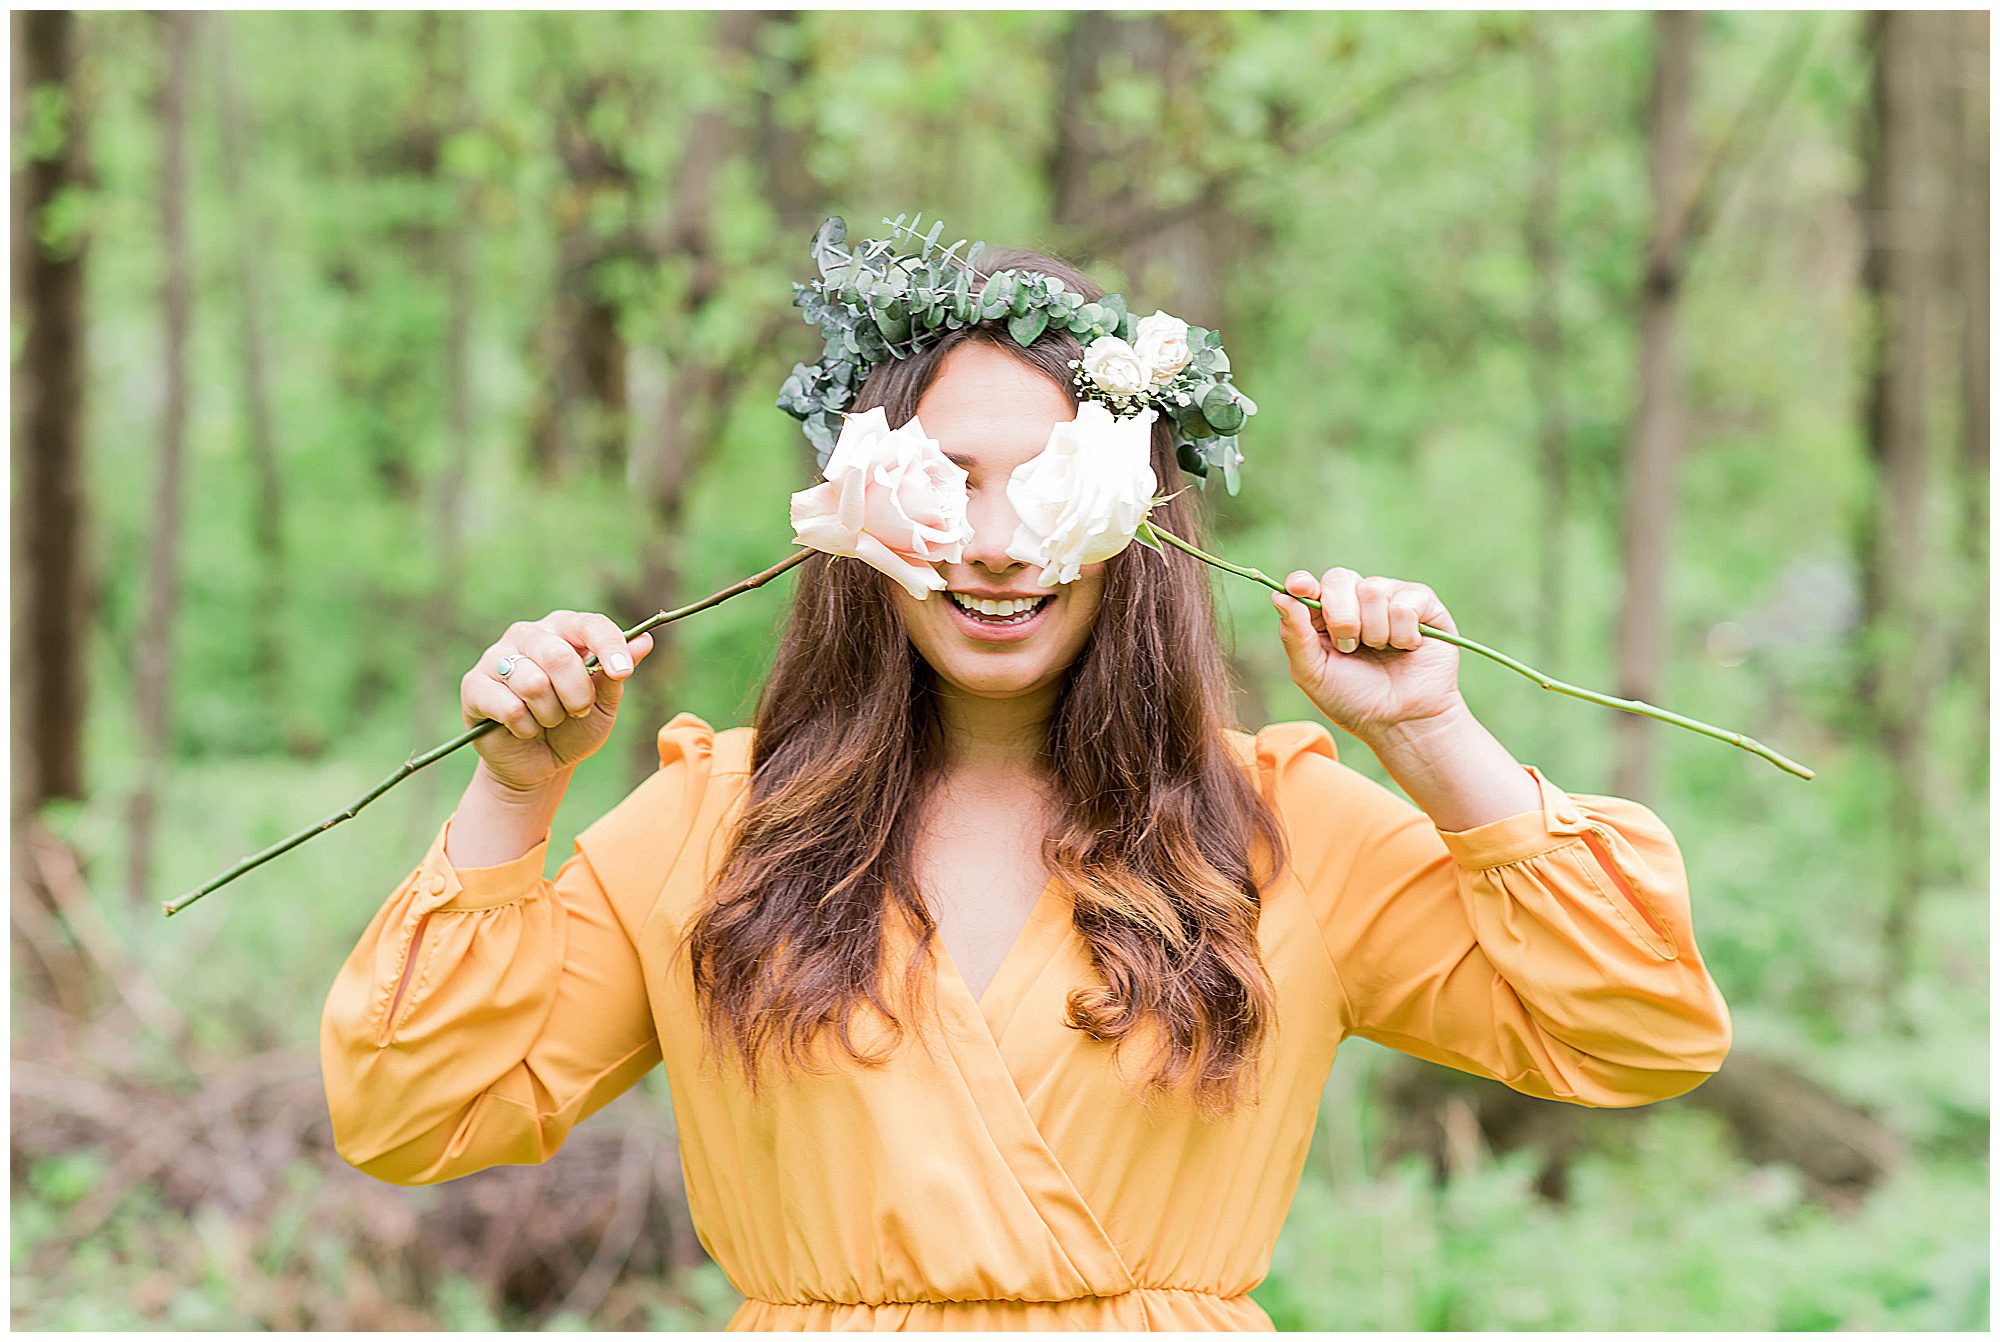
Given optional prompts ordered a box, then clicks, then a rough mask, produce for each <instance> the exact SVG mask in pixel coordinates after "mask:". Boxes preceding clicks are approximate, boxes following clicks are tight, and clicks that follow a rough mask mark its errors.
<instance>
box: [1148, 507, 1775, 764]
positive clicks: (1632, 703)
mask: <svg viewBox="0 0 2000 1342" xmlns="http://www.w3.org/2000/svg"><path fill="white" fill-rule="evenodd" d="M1148 535H1151V536H1157V537H1159V539H1161V540H1163V541H1165V542H1166V543H1167V544H1169V545H1171V546H1173V547H1174V548H1175V549H1176V550H1185V551H1187V553H1189V554H1191V555H1193V556H1194V557H1195V558H1196V559H1199V560H1201V561H1202V562H1203V563H1205V564H1213V565H1214V566H1215V567H1217V568H1219V569H1225V570H1227V571H1228V572H1230V573H1235V574H1240V575H1241V576H1243V577H1245V578H1250V579H1252V580H1254V581H1256V582H1261V583H1263V584H1264V585H1265V586H1266V587H1268V588H1270V589H1271V590H1272V591H1274V592H1284V591H1285V585H1284V584H1283V583H1281V582H1279V581H1278V580H1277V579H1275V578H1273V577H1272V576H1271V575H1270V574H1268V573H1265V572H1264V571H1263V570H1261V569H1254V568H1244V567H1243V566H1242V565H1240V564H1232V563H1230V562H1229V561H1228V560H1227V559H1222V558H1219V557H1217V556H1215V555H1212V554H1210V553H1208V552H1207V551H1206V550H1203V549H1200V548H1199V547H1197V546H1194V545H1190V544H1189V543H1188V542H1186V541H1184V540H1182V539H1181V538H1180V537H1179V536H1176V535H1174V533H1173V532H1171V531H1168V530H1166V529H1165V528H1164V527H1161V526H1160V525H1159V524H1158V523H1155V522H1150V521H1149V522H1143V523H1141V524H1140V529H1139V539H1141V540H1144V539H1145V538H1146V537H1147V536H1148ZM1156 548H1157V547H1156ZM1285 594H1286V595H1287V596H1291V593H1289V592H1286V593H1285ZM1292 599H1293V600H1294V601H1298V602H1301V603H1302V604H1304V605H1307V606H1311V607H1312V608H1313V609H1314V610H1318V609H1320V603H1319V602H1317V601H1314V600H1312V599H1311V598H1310V597H1292ZM1417 628H1418V629H1420V630H1422V631H1423V632H1424V633H1425V634H1426V635H1428V636H1429V637H1431V638H1441V639H1443V640H1444V641H1445V642H1447V643H1453V644H1456V645H1458V646H1459V647H1461V648H1466V649H1469V650H1471V651H1473V652H1476V653H1478V654H1480V655H1481V656H1482V657H1491V658H1492V659H1493V660H1494V661H1496V662H1498V663H1500V665H1502V666H1505V667H1510V668H1512V669H1513V670H1515V671H1519V672H1520V673H1521V674H1522V675H1524V676H1526V677H1527V678H1528V679H1529V680H1532V681H1534V682H1535V683H1536V684H1537V685H1540V686H1541V687H1542V688H1543V689H1545V690H1554V691H1556V692H1557V693H1558V694H1568V695H1574V696H1575V697H1576V698H1578V699H1588V700H1589V701H1590V702H1591V703H1593V704H1603V705H1604V706H1605V707H1607V708H1622V709H1624V710H1625V711H1626V712H1628V713H1642V714H1644V715H1645V716H1647V717H1649V718H1658V719H1659V720H1660V721H1661V722H1671V723H1673V724H1674V725H1675V726H1676V727H1685V728H1687V729H1688V730H1689V731H1692V732H1700V733H1701V734H1702V735H1703V736H1712V737H1714V738H1715V739H1716V740H1718V741H1727V742H1729V743H1730V744H1731V745H1734V746H1741V747H1743V749H1745V750H1747V751H1749V752H1750V753H1751V754H1753V755H1760V756H1762V757H1763V758H1765V759H1767V760H1769V761H1771V763H1773V764H1775V765H1777V766H1778V767H1779V768H1780V769H1783V770H1784V771H1785V772H1786V773H1790V774H1797V775H1798V776H1799V777H1800V778H1811V777H1812V776H1813V771H1812V770H1811V769H1808V768H1807V767H1806V766H1805V765H1803V764H1800V763H1798V762H1797V761H1795V760H1790V759H1787V758H1785V757H1784V756H1783V755H1780V754H1779V753H1778V752H1777V751H1775V750H1773V749H1771V748H1770V747H1769V746H1767V745H1765V744H1764V743H1763V742H1761V741H1757V740H1754V739H1752V738H1750V737H1748V736H1745V735H1744V734H1743V733H1742V732H1732V731H1727V730H1725V729H1723V728H1721V727H1711V726H1709V725H1708V724H1707V723H1706V722H1697V721H1695V720H1694V719H1693V718H1684V717H1682V716H1681V715H1680V714H1678V713H1670V712H1668V711H1667V710H1666V709H1664V708H1655V707H1654V706H1653V705H1651V704H1648V703H1642V702H1640V701H1639V700H1637V699H1614V698H1612V697H1611V696H1610V695H1608V694H1599V693H1598V692H1597V691H1595V690H1586V689H1583V688H1581V687H1579V686H1576V685H1569V684H1565V683H1564V682H1563V681H1560V680H1557V679H1555V678H1554V677H1553V676H1548V675H1544V674H1543V673H1542V672H1540V671H1537V670H1535V668H1534V667H1532V666H1529V665H1527V664H1526V663H1525V662H1517V661H1515V660H1514V659H1513V658H1512V657H1509V656H1508V655H1507V654H1506V653H1504V652H1496V651H1494V650H1493V649H1492V648H1489V647H1487V646H1486V645H1485V644H1483V643H1475V642H1473V641H1472V640H1471V639H1469V638H1466V637H1464V636H1463V635H1461V634H1448V633H1446V632H1445V631H1444V630H1442V629H1433V628H1432V627H1431V626H1429V625H1427V624H1420V625H1418V626H1417Z"/></svg>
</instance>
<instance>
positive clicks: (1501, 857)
mask: <svg viewBox="0 0 2000 1342" xmlns="http://www.w3.org/2000/svg"><path fill="white" fill-rule="evenodd" d="M1521 767H1522V768H1523V769H1526V770H1527V771H1528V776H1529V777H1530V778H1532V779H1534V780H1535V787H1536V788H1537V790H1539V791H1540V793H1541V797H1542V801H1541V805H1540V806H1539V807H1537V808H1536V809H1534V810H1532V811H1522V812H1521V813H1520V814H1518V815H1510V816H1503V817H1502V818H1501V819H1499V820H1491V821H1488V822H1487V823H1486V824H1483V825H1475V826H1473V827H1472V828H1471V829H1461V830H1447V829H1440V830H1438V837H1439V838H1440V839H1442V840H1444V845H1445V847H1446V848H1447V849H1448V850H1450V852H1451V855H1452V858H1453V859H1454V860H1455V861H1456V862H1457V863H1458V864H1459V865H1460V866H1462V867H1466V868H1469V869H1471V870H1473V871H1481V870H1484V869H1486V868H1488V867H1497V866H1501V865H1504V864H1506V863H1509V862H1520V861H1522V860H1524V859H1526V858H1530V857H1535V856H1537V855H1539V854H1542V853H1546V852H1551V851H1553V850H1554V849H1557V848H1560V847H1562V846H1563V845H1564V844H1566V843H1570V842H1573V841H1574V840H1575V838H1576V836H1577V835H1579V834H1581V833H1582V832H1583V831H1584V830H1585V829H1586V828H1588V822H1587V821H1586V820H1585V819H1584V816H1583V812H1582V809H1581V808H1580V807H1579V806H1578V805H1577V803H1576V799H1575V798H1574V797H1572V796H1570V795H1569V794H1568V793H1567V792H1564V791H1563V790H1562V789H1561V788H1559V787H1557V786H1556V785H1555V784H1554V783H1551V782H1550V781H1549V780H1548V779H1546V778H1544V777H1543V776H1542V772H1541V770H1539V769H1537V768H1536V767H1535V766H1534V765H1532V764H1524V765H1522V766H1521Z"/></svg>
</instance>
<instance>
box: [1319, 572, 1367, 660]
mask: <svg viewBox="0 0 2000 1342" xmlns="http://www.w3.org/2000/svg"><path fill="white" fill-rule="evenodd" d="M1360 579H1361V575H1360V574H1358V573H1356V572H1355V571H1354V570H1353V569H1351V568H1330V569H1328V570H1327V571H1326V572H1325V573H1324V574H1322V575H1321V576H1320V580H1319V600H1320V612H1319V615H1320V627H1321V628H1322V629H1324V630H1325V631H1326V636H1327V637H1328V638H1330V639H1332V640H1333V646H1334V647H1336V648H1338V649H1340V650H1341V651H1342V652H1353V651H1354V649H1355V648H1356V647H1357V646H1359V645H1358V643H1357V642H1356V640H1357V639H1359V638H1360V637H1361V603H1360V597H1359V596H1358V595H1357V593H1356V591H1355V584H1356V583H1358V582H1359V581H1360Z"/></svg>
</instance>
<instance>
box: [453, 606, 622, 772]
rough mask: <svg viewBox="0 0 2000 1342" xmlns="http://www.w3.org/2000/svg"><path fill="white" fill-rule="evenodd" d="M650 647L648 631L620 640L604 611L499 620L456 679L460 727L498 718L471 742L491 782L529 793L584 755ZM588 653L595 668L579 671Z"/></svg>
mask: <svg viewBox="0 0 2000 1342" xmlns="http://www.w3.org/2000/svg"><path fill="white" fill-rule="evenodd" d="M652 650H653V636H652V635H651V634H641V635H639V636H638V637H637V638H635V639H633V640H632V641H631V643H630V644H629V645H628V644H627V643H626V641H625V632H624V630H622V629H620V628H619V627H618V626H617V625H616V624H615V623H613V622H612V620H611V619H610V617H608V616H604V615H598V614H595V613H592V612H589V611H574V610H556V611H550V612H549V613H548V614H547V615H545V616H543V617H542V618H541V619H539V620H534V621H527V620H517V621H515V622H514V623H513V624H511V625H509V626H507V632H506V633H504V634H502V635H501V636H500V637H499V638H498V639H496V640H495V641H494V643H493V645H492V646H491V647H489V648H487V649H486V651H485V652H483V653H481V654H480V656H479V662H478V664H477V665H475V666H474V667H473V668H472V669H471V670H470V671H468V672H466V673H465V676H464V678H463V679H462V680H460V681H459V683H458V693H459V707H460V708H461V709H462V710H463V712H464V715H465V725H466V726H468V727H476V726H478V725H479V724H480V723H481V722H484V721H486V720H487V719H489V718H491V719H494V720H495V721H497V722H499V724H500V727H499V729H497V730H494V731H489V732H485V733H483V734H482V735H480V736H478V737H475V738H474V739H473V743H472V744H473V748H474V749H475V750H477V751H478V752H479V757H480V759H481V760H483V761H484V762H485V766H486V772H487V773H488V774H489V775H491V776H492V779H493V781H494V782H495V783H496V784H498V785H499V786H500V787H502V788H504V789H506V790H507V791H510V792H533V791H535V790H537V789H539V788H542V787H545V786H546V785H548V784H549V783H550V782H552V781H554V780H555V778H556V776H557V775H558V774H561V773H563V772H565V771H567V770H569V769H573V768H575V767H576V766H577V765H578V764H580V763H582V762H583V761H584V760H586V759H588V758H589V757H590V756H591V755H592V754H594V753H595V752H596V750H597V748H598V747H599V746H601V745H603V744H604V743H605V741H606V740H608V739H609V738H610V736H611V727H612V724H613V723H614V722H615V721H616V719H617V716H618V701H619V699H620V698H622V697H623V696H624V693H625V679H626V677H628V676H630V675H631V674H632V672H633V670H634V669H635V668H636V667H637V665H638V664H639V663H640V662H642V661H644V660H645V658H646V654H647V653H649V652H651V651H652ZM591 653H595V654H596V655H597V663H598V665H597V670H596V671H594V672H586V671H585V670H584V669H583V660H584V658H585V657H586V656H588V655H589V654H591ZM508 656H516V657H517V660H516V661H515V663H514V667H513V670H512V671H511V672H510V673H509V674H508V676H507V678H506V679H505V680H502V679H501V678H500V674H499V666H500V660H501V659H502V658H503V657H508Z"/></svg>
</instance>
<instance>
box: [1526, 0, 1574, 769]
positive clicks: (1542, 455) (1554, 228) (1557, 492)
mask: <svg viewBox="0 0 2000 1342" xmlns="http://www.w3.org/2000/svg"><path fill="white" fill-rule="evenodd" d="M1550 26H1551V25H1550V23H1549V21H1548V19H1547V18H1546V17H1543V16H1540V15H1537V16H1535V17H1534V18H1532V19H1531V20H1530V21H1529V28H1528V42H1527V57H1528V59H1527V61H1526V74H1527V81H1528V98H1529V103H1530V106H1531V108H1532V122H1531V124H1532V127H1533V130H1532V134H1533V136H1534V157H1533V160H1532V163H1531V165H1530V168H1529V179H1528V213H1527V220H1526V228H1525V230H1524V232H1525V241H1526V244H1527V252H1528V265H1529V268H1530V270H1531V271H1532V272H1533V274H1534V288H1533V293H1532V296H1531V298H1530V304H1531V306H1530V309H1529V313H1528V348H1527V354H1528V380H1529V382H1530V384H1531V385H1532V387H1533V388H1534V398H1535V443H1536V447H1537V454H1536V459H1537V465H1538V473H1539V479H1538V480H1537V484H1538V486H1539V490H1540V494H1541V502H1542V508H1541V521H1542V525H1541V535H1540V543H1539V548H1538V567H1539V570H1540V572H1539V574H1538V575H1537V576H1538V580H1539V581H1538V588H1539V593H1540V595H1539V598H1538V601H1537V610H1536V614H1535V627H1536V630H1537V632H1538V634H1539V642H1540V649H1541V657H1540V665H1542V666H1561V665H1562V664H1563V661H1564V658H1563V612H1564V609H1565V607H1566V606H1567V604H1568V603H1567V602H1566V601H1565V599H1564V592H1563V574H1564V573H1565V572H1567V571H1568V567H1569V553H1568V549H1569V547H1568V545H1567V543H1566V537H1567V535H1568V529H1569V513H1570V502H1569V487H1570V464H1569V403H1568V400H1567V398H1566V397H1565V396H1564V394H1563V326H1562V261H1561V228H1562V215H1561V211H1562V149H1563V145H1562V124H1561V100H1560V98H1559V96H1558V93H1559V90H1560V87H1561V78H1560V69H1559V67H1558V65H1557V61H1556V55H1555V51H1554V49H1553V47H1552V45H1551V41H1552V34H1551V33H1550V32H1549V28H1550ZM1545 697H1546V696H1545ZM1547 712H1548V714H1549V726H1550V729H1551V730H1554V727H1555V715H1556V714H1558V713H1566V712H1567V710H1565V709H1563V708H1562V707H1561V706H1560V702H1559V701H1558V702H1555V703H1551V704H1549V705H1547Z"/></svg>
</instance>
